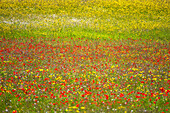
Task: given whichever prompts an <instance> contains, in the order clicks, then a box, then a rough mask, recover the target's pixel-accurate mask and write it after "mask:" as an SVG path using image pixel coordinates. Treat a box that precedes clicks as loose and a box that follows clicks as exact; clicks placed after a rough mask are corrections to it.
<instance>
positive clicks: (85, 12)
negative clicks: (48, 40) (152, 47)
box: [0, 0, 170, 40]
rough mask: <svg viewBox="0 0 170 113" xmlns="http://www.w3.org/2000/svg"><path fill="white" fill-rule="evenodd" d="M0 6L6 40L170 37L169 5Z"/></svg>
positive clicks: (6, 2)
mask: <svg viewBox="0 0 170 113" xmlns="http://www.w3.org/2000/svg"><path fill="white" fill-rule="evenodd" d="M0 6H1V13H0V22H1V23H0V35H1V36H5V37H31V36H32V37H39V36H43V37H58V36H60V37H75V38H76V37H77V38H78V37H87V38H104V39H107V38H108V37H110V38H114V39H119V38H134V39H139V38H144V39H161V40H169V37H170V31H169V26H168V23H169V22H168V20H169V17H168V11H169V8H168V6H169V3H168V2H160V1H152V0H149V1H148V2H139V0H135V1H132V2H130V1H129V2H125V1H124V0H119V1H118V2H115V1H109V0H108V1H100V0H91V1H87V2H85V1H81V0H76V1H74V0H73V1H71V2H69V1H65V2H61V1H60V2H59V1H58V0H54V1H51V2H37V1H32V2H28V0H25V1H22V2H17V1H14V2H10V0H1V5H0ZM54 14H55V17H53V15H54ZM73 19H74V20H73ZM9 22H13V23H12V24H11V23H10V24H9ZM22 22H23V23H22ZM24 22H25V23H24Z"/></svg>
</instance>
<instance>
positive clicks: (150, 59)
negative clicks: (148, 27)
mask: <svg viewBox="0 0 170 113" xmlns="http://www.w3.org/2000/svg"><path fill="white" fill-rule="evenodd" d="M0 45H1V49H0V54H1V59H0V60H1V66H0V70H1V91H0V98H1V110H2V111H4V112H5V111H6V110H7V111H13V110H14V111H15V110H16V111H17V112H36V111H40V112H41V111H42V112H45V111H49V112H66V111H68V112H69V111H76V112H89V113H90V112H116V111H117V112H123V111H126V112H132V111H134V112H168V110H169V101H170V100H169V92H170V90H169V88H170V85H169V84H170V80H169V76H170V75H169V67H170V66H169V64H170V62H169V58H170V57H169V55H170V50H169V43H160V42H158V41H152V40H133V39H127V40H123V41H116V40H112V39H110V40H107V41H100V40H99V39H98V40H94V41H92V40H87V39H86V40H84V39H76V40H75V39H67V38H61V37H58V38H55V39H53V40H52V39H50V40H47V39H43V38H39V41H36V42H35V41H34V40H33V38H31V39H30V38H28V39H22V38H21V39H5V38H2V40H1V41H0Z"/></svg>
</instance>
